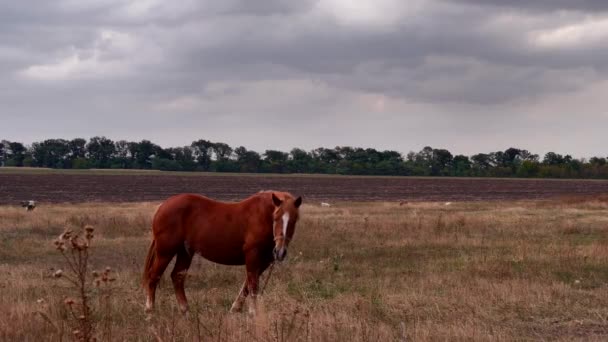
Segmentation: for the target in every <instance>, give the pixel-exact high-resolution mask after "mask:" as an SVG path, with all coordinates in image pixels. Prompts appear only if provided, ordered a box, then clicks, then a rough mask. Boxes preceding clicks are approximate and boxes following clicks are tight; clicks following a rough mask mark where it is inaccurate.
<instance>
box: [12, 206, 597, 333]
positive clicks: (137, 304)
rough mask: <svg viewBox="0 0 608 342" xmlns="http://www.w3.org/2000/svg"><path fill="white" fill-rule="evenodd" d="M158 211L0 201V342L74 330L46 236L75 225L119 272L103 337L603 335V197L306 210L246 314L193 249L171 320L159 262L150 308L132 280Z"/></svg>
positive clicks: (95, 255) (93, 258)
mask: <svg viewBox="0 0 608 342" xmlns="http://www.w3.org/2000/svg"><path fill="white" fill-rule="evenodd" d="M157 205H158V203H157V202H154V203H151V202H150V203H125V204H103V203H83V204H77V205H67V204H53V205H44V206H40V207H39V208H37V209H36V210H35V211H33V212H29V213H28V212H25V211H24V210H22V208H17V207H12V206H3V207H0V273H1V274H2V277H0V312H2V314H0V340H3V341H42V340H50V341H65V340H70V339H71V338H72V337H73V336H74V334H73V330H72V329H73V328H72V325H71V322H70V317H69V316H68V313H69V310H68V308H66V305H67V304H66V298H68V297H69V298H71V297H73V296H74V295H75V294H74V288H73V287H72V286H69V285H68V283H67V282H66V281H65V279H62V278H59V279H58V278H56V277H54V274H56V272H57V271H58V270H59V269H62V270H63V271H64V272H65V271H66V269H65V267H66V264H65V259H63V257H62V255H61V254H60V253H59V252H58V250H57V246H56V245H54V244H53V241H54V240H55V239H56V238H57V237H58V236H59V235H60V234H61V233H62V232H64V230H65V229H66V228H71V229H73V230H74V231H77V230H79V229H81V228H83V227H85V226H86V225H91V226H92V227H94V229H95V230H94V235H95V237H94V238H93V242H92V243H91V246H90V249H89V253H90V255H89V260H88V262H89V264H90V267H91V270H93V269H95V270H104V269H105V268H106V267H107V266H109V267H111V269H112V277H115V278H116V281H113V282H112V284H111V285H110V289H109V292H103V293H100V291H99V290H98V289H96V288H95V286H93V285H91V286H90V290H91V293H90V296H91V300H92V301H91V303H90V305H91V308H92V313H91V315H92V320H93V322H94V324H95V330H94V331H95V332H94V333H95V334H96V335H95V336H97V337H98V338H99V339H100V340H113V341H119V340H120V341H122V340H128V341H339V340H348V341H376V340H383V341H391V340H438V339H439V340H442V339H450V340H454V339H457V340H563V341H572V340H584V341H590V340H591V341H593V340H596V341H601V340H606V339H607V338H608V285H607V284H608V215H607V214H608V198H606V197H594V198H586V199H585V198H563V199H559V200H549V201H509V202H483V203H482V202H478V203H467V202H459V203H452V204H450V205H445V204H444V203H421V202H420V203H412V202H410V203H405V204H403V205H399V203H393V202H391V203H386V202H385V203H382V202H376V203H346V202H344V203H337V204H334V205H332V206H331V207H323V208H321V207H319V206H316V205H312V204H305V205H303V207H302V215H301V216H302V218H301V221H300V223H299V225H298V227H297V231H296V236H295V239H294V241H293V243H292V245H291V247H290V251H289V255H288V260H287V261H286V262H284V263H282V264H280V265H278V266H277V267H275V269H274V271H273V274H272V278H271V279H270V281H269V283H268V286H267V288H266V292H265V294H264V295H263V296H262V300H261V303H260V304H261V307H260V309H259V311H258V315H257V316H255V317H251V316H249V315H247V314H230V313H228V309H229V307H230V304H231V302H232V300H233V299H234V297H235V296H236V294H237V291H238V289H239V286H240V284H241V283H242V280H243V277H244V270H243V269H242V267H227V266H220V265H214V264H211V263H209V262H207V261H205V260H203V259H202V258H200V257H199V258H195V259H194V263H193V266H192V267H191V269H190V272H189V276H188V279H187V281H186V293H187V295H188V296H189V300H190V302H191V311H190V313H189V315H187V316H182V315H181V314H179V310H178V308H177V305H176V301H175V297H174V295H173V289H172V285H171V281H170V279H169V277H168V272H167V274H166V275H165V278H164V279H163V281H162V283H161V288H160V289H159V292H158V296H159V298H158V301H157V307H156V311H155V313H154V314H153V315H152V316H147V315H146V314H145V313H144V295H143V291H142V290H141V287H140V279H141V271H142V267H143V266H142V265H143V261H144V257H145V254H146V250H147V247H148V244H149V242H150V238H151V234H150V221H151V217H152V215H153V213H154V210H155V208H156V207H157ZM170 267H171V266H170ZM89 280H90V281H91V282H92V281H93V276H92V275H91V276H90V278H89ZM105 291H108V290H107V289H106V290H105ZM108 293H109V296H108V297H104V296H105V295H104V294H108ZM70 305H71V304H70Z"/></svg>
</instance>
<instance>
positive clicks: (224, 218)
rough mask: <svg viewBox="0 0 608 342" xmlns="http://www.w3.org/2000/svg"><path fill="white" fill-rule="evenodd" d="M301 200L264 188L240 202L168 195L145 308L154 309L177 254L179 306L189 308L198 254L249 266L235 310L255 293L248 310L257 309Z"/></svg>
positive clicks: (150, 260)
mask: <svg viewBox="0 0 608 342" xmlns="http://www.w3.org/2000/svg"><path fill="white" fill-rule="evenodd" d="M301 204H302V197H298V198H294V196H292V195H291V194H290V193H287V192H278V191H263V192H259V193H257V194H254V195H252V196H251V197H249V198H247V199H245V200H243V201H241V202H236V203H227V202H219V201H216V200H213V199H210V198H208V197H205V196H201V195H197V194H180V195H175V196H172V197H170V198H168V199H167V200H166V201H165V202H163V203H162V204H161V205H160V206H159V207H158V209H157V211H156V213H155V215H154V219H153V221H152V233H153V239H152V242H151V244H150V248H149V249H148V254H147V256H146V261H145V267H144V272H143V287H144V289H145V291H146V295H147V297H146V312H151V311H152V310H153V308H154V298H155V293H156V287H157V285H158V282H159V281H160V279H161V276H162V274H163V272H164V271H165V269H166V268H167V266H168V265H169V263H170V262H171V260H172V259H173V257H175V256H177V258H176V261H175V266H174V267H173V271H172V272H171V280H172V281H173V287H174V290H175V296H176V298H177V302H178V305H179V308H180V310H181V311H182V312H183V313H186V312H187V311H188V300H187V299H186V293H185V291H184V282H185V279H186V274H187V271H188V268H189V267H190V264H191V262H192V258H193V256H194V254H195V253H199V254H200V255H201V256H202V257H203V258H205V259H207V260H209V261H212V262H215V263H218V264H222V265H245V269H246V278H245V281H244V283H243V286H242V287H241V290H240V291H239V294H238V295H237V297H236V299H235V301H234V303H233V304H232V307H231V309H230V311H231V312H239V311H241V310H242V307H243V303H244V302H245V300H246V298H247V296H250V298H251V302H252V303H250V306H249V309H250V311H251V312H252V313H255V307H256V297H257V295H258V288H259V287H258V283H259V278H260V276H261V274H262V273H263V272H264V271H265V270H266V269H267V268H268V267H269V266H270V265H271V264H272V263H273V262H274V261H275V260H276V261H279V262H280V261H283V260H284V259H285V257H286V256H287V248H288V246H289V243H290V241H291V239H292V238H293V235H294V232H295V228H296V223H297V222H298V218H299V207H300V205H301Z"/></svg>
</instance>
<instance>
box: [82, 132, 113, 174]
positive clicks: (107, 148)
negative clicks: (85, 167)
mask: <svg viewBox="0 0 608 342" xmlns="http://www.w3.org/2000/svg"><path fill="white" fill-rule="evenodd" d="M86 149H87V158H88V159H89V161H90V163H91V165H92V166H93V167H98V168H108V167H110V161H111V160H112V156H113V155H114V152H115V146H114V142H113V141H112V140H110V139H108V138H106V137H93V138H91V139H89V143H88V144H87V146H86Z"/></svg>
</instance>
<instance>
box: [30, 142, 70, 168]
mask: <svg viewBox="0 0 608 342" xmlns="http://www.w3.org/2000/svg"><path fill="white" fill-rule="evenodd" d="M70 152H71V151H70V143H69V141H67V140H64V139H48V140H44V141H42V142H35V143H33V144H32V158H33V163H34V165H35V166H41V167H51V168H59V169H61V168H71V167H72V164H71V160H70Z"/></svg>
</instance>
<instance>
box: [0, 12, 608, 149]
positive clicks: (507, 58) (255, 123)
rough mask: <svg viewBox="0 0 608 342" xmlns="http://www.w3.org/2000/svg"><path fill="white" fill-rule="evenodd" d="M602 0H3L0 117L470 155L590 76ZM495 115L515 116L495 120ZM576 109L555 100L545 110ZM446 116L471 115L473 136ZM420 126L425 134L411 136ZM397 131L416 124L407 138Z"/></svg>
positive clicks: (20, 122)
mask: <svg viewBox="0 0 608 342" xmlns="http://www.w3.org/2000/svg"><path fill="white" fill-rule="evenodd" d="M574 3H575V4H574ZM606 8H608V5H606V4H605V2H604V1H591V0H589V1H579V2H571V1H548V0H547V1H532V2H528V1H525V2H524V1H473V0H452V1H447V0H435V1H421V0H417V1H411V2H408V3H407V6H406V5H404V2H402V1H397V0H381V1H377V2H374V3H373V5H371V3H370V4H366V3H365V2H357V3H353V2H349V1H339V0H329V1H299V2H292V1H281V0H266V1H256V2H251V1H245V0H238V1H237V0H233V1H218V0H214V1H194V0H184V1H176V2H164V1H157V0H144V1H129V2H124V1H117V0H96V1H91V2H81V1H76V0H64V1H58V2H48V1H35V0H24V1H20V2H12V3H10V2H9V3H6V4H4V3H3V4H2V5H0V86H1V87H2V88H3V89H7V90H6V91H3V92H2V93H0V101H2V103H3V104H4V106H5V107H7V111H5V112H4V113H6V114H4V113H3V114H0V116H2V119H3V122H9V123H12V124H13V125H14V126H15V127H17V128H18V129H17V130H14V131H13V130H11V131H6V132H2V131H0V133H2V134H4V136H6V137H8V138H11V137H12V138H14V139H20V137H22V136H24V137H27V139H30V140H38V139H42V138H46V137H49V136H61V135H62V134H70V135H73V136H78V135H85V136H86V135H93V134H105V135H108V136H116V137H121V138H132V137H133V138H150V139H153V140H157V141H159V142H161V143H164V144H185V143H188V142H189V141H190V140H193V139H195V138H198V137H200V136H207V137H213V139H217V140H222V141H226V142H228V143H231V144H243V145H246V146H251V147H252V148H258V149H263V148H272V147H283V148H288V147H291V146H295V145H298V146H313V145H329V146H331V145H332V144H336V145H346V144H350V145H366V144H367V145H373V146H384V147H386V148H394V149H399V150H402V151H404V152H405V151H407V150H409V149H417V148H419V147H421V146H424V145H428V144H434V141H438V142H440V143H443V144H444V146H445V147H447V148H452V149H454V150H457V151H458V150H459V149H460V151H462V152H467V153H468V152H473V151H471V149H472V146H475V145H478V144H474V143H470V139H475V137H478V138H479V139H481V140H483V141H485V142H486V143H484V144H482V145H484V146H493V148H505V147H508V146H507V145H510V144H517V143H518V142H517V141H514V142H511V141H508V136H504V137H502V138H499V135H497V134H488V132H498V131H499V130H505V131H507V132H510V131H513V132H515V131H517V132H520V131H521V130H522V128H521V127H522V126H527V127H532V126H534V127H537V129H538V128H539V127H541V128H542V125H540V124H538V122H537V121H535V120H537V119H536V118H537V117H539V116H540V117H545V114H542V115H541V114H539V113H545V110H546V109H544V108H545V107H546V106H545V104H547V103H548V102H547V101H549V99H550V100H551V101H558V102H559V101H567V100H568V99H571V98H572V97H574V98H579V97H581V96H583V97H584V94H586V93H588V92H590V93H595V92H596V89H602V87H603V84H604V82H605V80H606V73H607V71H608V50H607V49H605V46H606V43H607V42H608V15H605V14H603V11H604V10H605V9H606ZM581 94H583V95H581ZM602 101H604V100H603V99H602V98H597V99H596V101H594V100H591V98H590V99H589V102H588V103H587V104H585V103H583V104H582V105H583V108H580V109H581V110H582V111H584V112H585V115H587V116H588V117H589V118H595V120H598V122H603V121H605V120H606V118H605V113H604V112H602V110H601V108H602V104H603V103H604V102H602ZM562 107H563V106H562ZM505 115H511V116H513V117H514V118H516V120H517V121H518V122H517V123H516V122H514V121H513V120H511V121H509V120H507V121H506V122H503V119H502V117H503V116H505ZM571 115H572V113H567V112H561V111H560V106H557V107H556V108H555V111H554V113H553V114H552V116H550V117H545V118H544V119H543V120H546V122H556V121H557V122H559V121H561V120H562V119H563V120H564V121H565V119H566V118H569V117H570V116H571ZM590 120H594V119H590ZM44 121H48V122H50V123H48V124H47V123H44V124H43V123H42V122H44ZM541 121H542V120H541ZM446 122H457V123H458V126H462V127H475V129H473V130H472V131H470V132H469V133H467V136H470V135H472V137H467V138H466V139H465V138H463V137H462V136H460V135H459V132H451V131H450V127H449V126H445V123H446ZM493 122H494V123H498V122H500V124H493ZM296 123H297V124H298V125H300V126H301V128H300V129H297V132H296V133H294V134H288V135H289V136H290V137H293V138H294V139H296V140H294V141H293V142H285V139H281V143H278V142H276V141H277V139H273V137H272V135H273V134H275V135H276V131H277V130H279V131H286V130H290V129H294V127H293V125H294V124H296ZM571 124H572V123H569V124H568V125H571ZM578 124H579V126H580V128H581V129H583V128H585V127H586V126H584V125H583V124H582V123H578ZM240 125H243V127H240ZM167 126H170V127H171V129H167ZM575 126H576V125H575ZM327 127H330V128H327ZM331 127H334V128H333V129H332V128H331ZM335 127H341V128H340V129H339V130H336V129H335ZM423 127H434V128H433V129H434V130H435V131H436V132H438V133H437V134H436V135H432V134H422V133H420V130H421V129H422V128H423ZM451 127H454V125H453V124H452V126H451ZM546 127H548V126H546ZM463 129H464V128H463ZM416 130H417V131H418V133H416ZM402 131H413V132H414V133H416V134H413V135H408V137H407V138H402V136H403V134H402V133H401V132H402ZM526 131H527V130H526ZM256 132H257V133H259V134H261V135H262V136H264V138H258V139H255V137H256V134H255V133H256ZM365 132H371V133H370V136H363V135H364V133H365ZM475 132H477V133H475ZM321 133H323V134H322V136H319V134H321ZM531 134H532V133H531ZM446 136H447V137H451V138H449V139H448V138H445V137H446ZM244 137H246V138H244ZM0 138H2V137H0ZM429 138H433V139H435V140H431V141H427V139H429ZM492 139H495V141H491V140H492ZM547 139H548V141H549V142H555V143H556V144H557V140H558V139H557V138H550V137H549V138H547ZM520 141H522V143H528V144H530V145H532V146H529V145H527V146H522V147H525V148H528V149H531V150H534V149H535V145H538V146H541V147H539V148H545V149H549V148H550V144H547V143H544V142H543V143H542V144H541V143H539V142H538V141H535V140H534V139H523V138H522V139H520ZM277 144H278V145H280V146H278V145H277ZM281 144H282V145H281ZM589 146H591V145H589ZM592 146H594V147H593V148H596V147H595V146H597V144H592ZM572 148H573V150H572V151H571V153H579V154H582V153H600V152H601V151H595V150H594V151H592V152H588V151H587V150H585V148H586V147H585V146H575V147H572ZM590 148H591V147H590ZM566 152H568V151H566Z"/></svg>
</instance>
